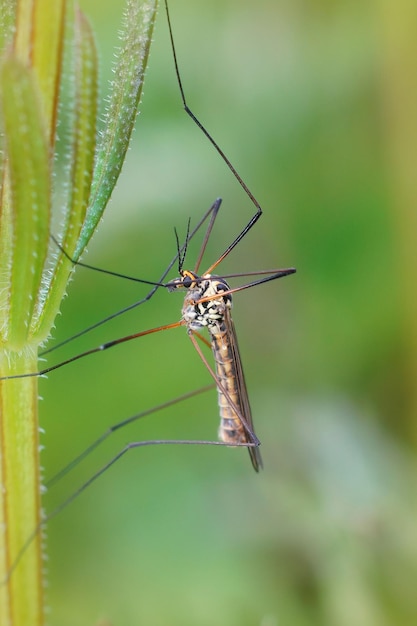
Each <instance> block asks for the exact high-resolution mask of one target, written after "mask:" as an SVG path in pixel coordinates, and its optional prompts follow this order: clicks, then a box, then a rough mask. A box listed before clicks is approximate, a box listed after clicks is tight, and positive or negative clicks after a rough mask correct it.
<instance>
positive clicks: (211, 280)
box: [0, 1, 295, 584]
mask: <svg viewBox="0 0 417 626" xmlns="http://www.w3.org/2000/svg"><path fill="white" fill-rule="evenodd" d="M165 9H166V14H167V20H168V29H169V36H170V40H171V47H172V52H173V59H174V68H175V74H176V78H177V82H178V85H179V90H180V95H181V101H182V105H183V108H184V110H185V111H186V113H187V115H188V116H189V117H190V118H191V119H192V120H193V122H194V123H195V124H196V125H197V126H198V128H199V129H200V130H201V131H202V132H203V134H204V135H205V136H206V137H207V139H208V140H209V142H210V143H211V144H212V146H213V147H214V149H215V150H216V151H217V152H218V154H219V155H220V156H221V158H222V159H223V161H224V162H225V164H226V165H227V167H228V168H229V170H230V171H231V172H232V174H233V176H234V177H235V178H236V180H237V181H238V183H239V185H240V186H241V187H242V189H243V191H244V193H245V194H246V195H247V196H248V198H249V199H250V201H251V202H252V204H253V206H254V207H255V213H254V215H253V216H252V217H251V218H250V220H249V221H248V223H247V224H246V226H245V227H244V228H243V229H242V230H241V232H240V233H239V234H238V236H237V237H236V238H235V239H234V240H233V241H232V243H231V244H230V245H229V246H228V247H227V248H226V250H225V251H224V252H223V254H221V255H220V257H219V258H218V259H217V260H216V261H215V262H214V263H213V264H212V265H211V266H210V267H209V268H208V269H207V270H206V271H205V272H204V273H202V274H201V275H200V274H199V269H200V265H201V262H202V259H203V255H204V252H205V250H206V246H207V243H208V241H209V238H210V235H211V233H212V230H213V226H214V223H215V220H216V217H217V215H218V212H219V209H220V205H221V199H217V200H216V201H215V202H214V203H213V205H212V206H211V207H210V209H209V210H208V211H207V212H206V213H205V214H204V215H203V217H202V219H201V220H200V221H199V222H198V223H197V225H196V226H195V228H194V229H193V230H192V231H191V232H189V231H190V228H189V227H188V230H187V235H186V238H185V243H184V244H183V245H182V246H180V243H179V238H178V235H177V234H176V239H177V254H176V255H175V256H174V258H173V259H172V260H171V262H170V263H169V265H168V267H167V268H166V270H165V271H164V273H163V274H162V276H161V277H160V279H159V280H158V281H150V280H143V279H138V278H136V277H131V276H126V275H124V274H119V273H117V272H113V271H108V270H104V269H102V268H98V267H95V266H92V265H89V264H88V263H84V262H83V261H78V260H77V261H74V260H73V259H71V257H70V256H68V254H67V253H66V251H65V249H63V248H62V247H61V245H60V243H59V240H58V239H57V238H55V237H54V236H52V235H51V238H52V240H53V241H54V242H55V245H56V246H57V247H58V248H59V249H60V251H61V254H62V255H64V256H66V257H67V258H68V259H69V260H70V261H71V262H72V263H73V265H74V266H80V267H84V268H87V269H90V270H93V271H97V272H102V273H105V274H109V275H113V276H119V277H122V278H125V279H129V280H132V281H134V282H137V283H142V284H147V285H150V286H151V289H150V291H149V293H148V294H147V295H146V296H145V297H144V298H142V299H141V300H139V301H138V302H136V303H134V304H133V305H130V306H129V307H126V308H125V309H122V310H120V311H117V312H116V313H114V314H112V315H110V316H108V317H106V318H105V319H103V320H101V321H99V322H96V323H95V324H93V325H91V326H89V327H88V328H85V329H83V330H82V331H80V332H78V333H77V334H76V335H73V336H72V337H70V338H68V339H66V340H64V341H62V342H61V343H59V344H57V345H55V346H53V347H52V348H48V349H46V350H44V352H43V353H41V354H40V356H43V355H46V354H48V353H50V352H53V351H54V350H56V349H58V348H60V347H61V346H63V345H64V344H66V343H68V342H69V341H72V340H73V339H76V338H78V337H80V336H82V335H85V334H86V333H88V332H90V331H91V330H93V329H95V328H97V327H99V326H101V325H102V324H104V323H106V322H108V321H109V320H111V319H114V318H115V317H118V316H119V315H121V314H123V313H125V312H126V311H127V310H131V309H133V308H135V307H137V306H139V305H141V304H144V303H145V302H147V301H149V300H150V299H151V298H152V296H153V295H154V293H155V292H156V290H157V289H158V288H161V287H163V288H165V289H167V290H168V291H172V292H174V291H181V290H185V291H186V294H185V298H184V303H183V307H182V315H181V319H180V320H179V321H177V322H174V323H171V324H167V325H164V326H159V327H156V328H151V329H147V330H145V331H140V332H137V333H134V334H131V335H127V336H124V337H121V338H118V339H115V340H113V341H108V342H106V343H103V344H101V345H99V346H96V347H94V348H92V349H89V350H86V351H84V352H82V353H80V354H77V355H75V356H73V357H71V358H68V359H66V360H64V361H61V362H60V363H58V364H55V365H51V366H48V367H45V368H43V369H41V370H40V371H38V372H31V373H25V374H20V375H13V376H8V377H3V378H1V380H7V379H15V378H26V377H32V376H43V375H45V374H47V373H49V372H52V371H54V370H56V369H59V368H61V367H63V366H66V365H68V364H70V363H73V362H75V361H77V360H79V359H82V358H85V357H87V356H89V355H92V354H94V353H96V352H103V351H105V350H108V349H110V348H112V347H115V346H116V345H119V344H122V343H125V342H128V341H131V340H133V339H137V338H140V337H144V336H146V335H150V334H153V333H157V332H160V331H165V330H169V329H173V328H177V327H181V326H185V328H186V330H187V333H188V336H189V338H190V340H191V342H192V344H193V346H194V348H195V349H196V351H197V353H198V354H199V356H200V358H201V360H202V362H203V363H204V365H205V367H206V368H207V370H208V372H209V374H210V376H211V377H212V378H213V380H214V383H215V386H216V387H217V394H218V404H219V412H220V428H219V441H212V440H187V439H174V440H169V439H162V440H161V439H158V440H156V439H155V440H148V441H138V442H131V443H129V444H127V445H126V446H125V447H124V448H123V449H122V450H121V451H120V452H119V453H118V454H117V455H115V456H114V457H113V458H112V459H111V460H110V461H109V462H108V463H107V464H106V465H105V466H103V467H102V468H101V469H99V470H98V471H97V472H96V473H95V474H93V475H92V476H91V477H90V479H89V480H87V481H86V482H85V483H83V484H82V485H81V487H79V488H78V489H77V490H76V491H75V492H74V493H73V494H72V495H71V496H70V497H69V498H68V499H67V500H65V501H64V502H63V503H62V504H61V505H60V506H58V507H57V508H56V509H55V510H53V511H52V512H51V513H49V514H48V515H46V516H45V517H44V518H43V520H42V521H41V522H40V525H39V527H38V528H36V529H34V532H33V534H32V535H31V536H30V537H29V538H28V541H27V542H26V543H25V545H24V546H22V549H21V550H20V552H19V554H18V556H17V559H16V560H15V562H14V563H13V564H12V565H11V568H10V573H9V577H8V578H10V575H11V574H12V572H13V571H14V569H15V568H16V566H17V564H18V562H19V561H20V559H21V558H22V556H23V554H24V553H25V551H26V549H27V548H28V546H29V545H30V543H31V541H32V540H33V538H34V537H35V536H36V534H37V533H38V532H39V531H40V529H41V528H42V527H43V526H44V525H45V524H46V523H47V522H48V521H49V520H51V519H52V518H53V517H55V516H56V515H57V514H58V513H59V512H60V511H62V510H63V508H65V507H66V506H67V505H68V504H69V503H70V502H72V501H73V500H74V499H75V498H76V497H77V496H78V495H80V494H81V493H82V492H83V491H84V490H85V489H86V488H87V487H89V486H90V485H91V484H92V482H94V481H95V480H96V479H97V478H98V477H99V476H101V475H102V474H103V473H104V472H105V471H106V470H107V469H109V467H111V466H112V465H114V464H115V462H116V461H118V460H119V459H120V458H121V457H122V456H123V455H124V454H125V453H126V452H127V451H129V450H131V449H133V448H138V447H143V446H148V445H160V444H193V445H195V444H196V445H201V444H206V445H220V446H231V447H246V448H247V449H248V451H249V455H250V459H251V462H252V465H253V467H254V469H255V471H257V472H258V471H259V469H261V468H262V458H261V455H260V451H259V445H260V441H259V439H258V438H257V436H256V434H255V431H254V426H253V419H252V413H251V408H250V403H249V398H248V392H247V387H246V382H245V377H244V373H243V367H242V362H241V358H240V352H239V347H238V342H237V336H236V331H235V327H234V323H233V319H232V313H231V310H232V297H233V294H234V293H237V292H239V291H242V290H245V289H248V288H252V287H255V286H257V285H261V284H263V283H267V282H270V281H273V280H276V279H278V278H282V277H284V276H287V275H290V274H293V273H294V272H295V269H294V268H287V269H273V270H262V271H258V272H257V271H252V272H247V273H239V274H222V275H215V274H213V273H212V272H213V271H214V270H215V269H216V268H217V267H218V266H219V265H220V263H221V262H222V261H223V260H224V259H225V258H226V257H227V256H228V255H229V254H230V253H231V252H232V250H234V249H235V248H236V246H237V245H238V244H239V243H240V241H241V240H242V239H243V238H244V237H245V236H246V234H247V233H248V232H249V231H250V230H251V229H252V228H253V226H254V225H255V224H256V223H257V221H258V219H259V218H260V216H261V215H262V209H261V206H260V204H259V202H258V201H257V200H256V198H255V196H254V195H253V194H252V192H251V191H250V189H249V188H248V186H247V185H246V183H245V182H244V181H243V179H242V178H241V176H240V175H239V173H238V172H237V171H236V169H235V167H234V166H233V164H232V163H231V162H230V160H229V159H228V157H227V156H226V155H225V153H224V152H223V151H222V149H221V148H220V146H219V145H218V144H217V143H216V141H215V140H214V139H213V137H212V136H211V135H210V133H209V132H208V131H207V130H206V128H205V127H204V126H203V125H202V124H201V122H200V121H199V120H198V118H197V117H196V116H195V115H194V113H193V112H192V111H191V109H190V108H189V106H188V103H187V101H186V97H185V94H184V90H183V86H182V81H181V77H180V73H179V69H178V63H177V54H176V49H175V44H174V39H173V34H172V28H171V20H170V16H169V11H168V5H167V3H166V1H165ZM206 220H209V224H208V226H207V229H206V233H205V235H204V238H203V243H202V246H201V250H200V252H199V255H198V258H197V262H196V264H195V266H194V269H193V270H187V269H184V263H185V256H186V252H187V247H188V244H189V242H190V241H191V239H192V238H193V237H194V236H195V234H196V233H197V232H198V231H199V229H200V228H201V226H202V225H203V224H204V223H205V222H206ZM177 260H178V273H179V276H178V278H175V279H173V280H171V281H168V282H166V277H167V276H168V273H169V272H170V270H171V269H172V267H173V266H174V264H175V262H176V261H177ZM244 276H254V277H257V278H255V279H254V280H253V281H252V282H249V283H247V284H244V285H240V286H238V287H233V288H232V287H230V285H229V282H228V281H229V279H230V278H236V277H244ZM204 328H206V329H207V331H208V334H209V340H207V339H206V338H205V337H204V336H203V335H202V334H201V331H203V330H204ZM201 344H203V345H205V346H207V347H209V348H211V351H212V354H213V358H214V367H212V366H211V365H210V363H209V361H208V359H207V358H206V356H205V354H204V353H203V350H202V347H201ZM213 386H214V385H212V386H211V387H210V388H212V387H213ZM207 389H208V388H207V387H206V388H204V389H201V390H198V391H196V392H189V393H188V394H184V395H183V396H179V397H178V398H176V399H174V400H171V401H169V402H166V403H164V404H163V405H159V406H158V407H155V408H154V409H151V410H149V411H144V412H143V413H140V414H137V415H135V416H133V417H131V418H128V419H125V420H123V421H121V422H119V423H117V424H115V425H114V426H112V427H110V428H109V429H108V430H107V431H106V432H105V433H104V435H102V436H101V437H99V438H98V439H97V440H96V441H95V442H94V443H93V444H91V445H90V446H89V447H88V448H86V450H84V452H82V453H81V454H80V455H79V456H78V457H77V458H76V459H75V460H74V461H72V462H71V463H69V464H68V465H67V466H66V467H64V468H63V469H62V470H61V471H60V472H59V473H58V474H57V475H56V476H55V477H54V478H52V479H51V480H50V481H49V486H52V484H56V483H57V482H58V480H59V479H60V478H61V477H62V476H64V475H65V474H67V473H68V472H69V471H70V470H71V469H72V468H73V467H74V466H75V465H76V464H78V463H79V462H80V461H81V460H83V459H84V458H85V457H86V456H87V455H88V454H89V453H90V452H91V451H92V450H93V449H94V448H96V447H97V446H98V445H99V444H100V443H101V442H102V441H104V439H105V438H107V437H108V436H109V435H110V434H111V433H113V432H114V431H115V430H118V429H120V428H122V427H124V426H125V425H127V424H129V423H131V422H133V421H136V420H138V419H140V418H142V417H144V416H145V415H148V414H150V413H154V412H155V411H157V410H161V409H163V408H165V407H167V406H171V405H173V404H175V403H177V402H182V401H184V400H186V399H187V398H188V397H191V396H193V395H195V394H196V393H200V392H202V391H206V390H207ZM47 484H48V483H47ZM4 582H7V581H3V584H4ZM0 584H2V583H1V582H0Z"/></svg>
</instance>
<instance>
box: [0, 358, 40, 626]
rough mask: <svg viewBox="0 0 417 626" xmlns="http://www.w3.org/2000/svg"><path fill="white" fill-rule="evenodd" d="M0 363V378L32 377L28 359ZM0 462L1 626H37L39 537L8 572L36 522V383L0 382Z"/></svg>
mask: <svg viewBox="0 0 417 626" xmlns="http://www.w3.org/2000/svg"><path fill="white" fill-rule="evenodd" d="M0 358H1V361H0V375H1V376H10V375H13V374H16V373H19V372H30V371H36V366H37V359H36V356H34V355H33V354H30V355H28V354H24V355H19V357H17V358H16V355H10V354H6V353H4V352H3V353H2V354H1V356H0ZM0 461H1V462H0V484H1V489H0V626H28V625H29V624H30V626H41V625H42V624H43V623H44V601H43V580H42V548H41V544H42V537H41V533H37V534H36V537H34V539H33V541H32V542H31V544H30V546H29V547H28V549H27V550H25V552H24V554H23V556H22V558H21V559H20V560H19V561H18V563H17V564H16V567H15V568H14V567H13V564H14V563H15V561H16V559H17V558H18V555H19V552H20V550H21V549H22V547H23V546H24V545H25V543H26V542H27V540H28V538H29V537H30V536H31V535H32V534H33V532H34V530H35V529H36V528H37V527H39V522H40V520H41V502H40V470H39V468H40V465H39V428H38V381H37V378H36V377H33V378H23V379H18V380H5V381H0ZM11 568H12V569H11Z"/></svg>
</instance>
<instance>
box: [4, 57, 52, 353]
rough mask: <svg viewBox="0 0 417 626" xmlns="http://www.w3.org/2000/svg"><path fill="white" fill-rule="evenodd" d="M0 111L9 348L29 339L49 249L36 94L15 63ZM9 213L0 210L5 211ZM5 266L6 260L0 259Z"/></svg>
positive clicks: (46, 170)
mask: <svg viewBox="0 0 417 626" xmlns="http://www.w3.org/2000/svg"><path fill="white" fill-rule="evenodd" d="M0 81H1V95H2V98H1V108H2V114H3V125H4V134H5V141H6V147H7V155H8V171H9V180H10V190H9V193H8V194H7V197H8V199H9V202H10V214H7V212H6V213H3V215H2V226H4V227H6V226H8V228H7V229H6V233H2V238H3V240H2V253H3V241H4V237H5V235H6V237H5V239H7V240H8V241H11V245H10V246H9V247H8V246H7V245H6V246H5V247H6V249H8V250H9V251H10V259H9V263H10V267H9V269H10V276H11V281H10V286H9V287H8V289H9V292H8V313H9V330H8V334H7V339H8V342H9V347H13V348H14V349H19V347H21V346H22V345H23V344H24V343H25V341H27V340H28V339H30V334H29V326H30V321H31V317H32V314H33V312H34V308H35V304H36V301H37V294H38V291H39V289H40V286H41V280H42V271H43V267H44V263H45V259H46V255H47V250H48V243H49V216H50V167H49V150H48V146H47V141H46V133H45V127H44V123H43V119H42V115H41V112H40V106H39V94H38V92H37V89H36V88H35V85H34V83H33V80H32V76H31V72H30V70H29V69H28V68H26V67H24V66H23V65H22V64H21V63H20V62H19V61H17V60H16V59H14V58H11V59H8V60H6V61H5V63H4V64H3V67H2V69H1V73H0ZM6 208H7V207H3V210H4V211H6ZM1 260H2V262H3V264H4V263H5V262H6V259H5V258H4V257H3V256H2V258H1Z"/></svg>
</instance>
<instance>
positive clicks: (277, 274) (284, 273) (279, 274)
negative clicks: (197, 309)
mask: <svg viewBox="0 0 417 626" xmlns="http://www.w3.org/2000/svg"><path fill="white" fill-rule="evenodd" d="M272 271H273V272H275V273H274V274H272V275H271V276H266V277H265V278H260V279H259V280H254V281H252V282H251V283H247V284H246V285H240V286H239V287H234V288H233V289H228V290H227V291H222V292H220V293H218V294H217V295H214V296H206V297H205V298H200V300H197V301H196V302H195V304H200V303H201V302H208V301H210V300H216V299H218V298H223V297H224V296H227V295H228V294H230V293H237V292H238V291H243V290H244V289H249V288H250V287H256V285H263V284H264V283H269V282H270V281H271V280H277V279H278V278H284V276H289V275H290V274H295V272H296V271H297V270H296V269H295V268H294V267H289V268H288V269H284V270H272ZM268 272H269V270H268ZM259 273H260V274H262V273H263V272H259ZM214 280H218V278H216V279H214Z"/></svg>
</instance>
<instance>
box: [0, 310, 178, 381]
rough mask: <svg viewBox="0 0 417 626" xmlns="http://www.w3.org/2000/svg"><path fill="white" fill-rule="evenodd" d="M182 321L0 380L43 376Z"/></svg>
mask: <svg viewBox="0 0 417 626" xmlns="http://www.w3.org/2000/svg"><path fill="white" fill-rule="evenodd" d="M183 325H184V321H183V320H181V321H179V322H174V323H173V324H166V325H165V326H158V327H157V328H150V329H148V330H143V331H142V332H140V333H133V335H126V336H125V337H119V339H113V341H107V342H106V343H102V344H101V345H99V346H96V347H95V348H91V350H86V351H85V352H81V353H80V354H76V355H75V356H73V357H71V358H69V359H66V360H65V361H61V363H57V364H56V365H51V366H49V367H45V368H44V369H42V370H39V372H29V373H28V374H13V376H3V377H1V378H0V380H13V379H14V378H33V377H34V376H44V375H45V374H49V372H53V371H54V370H57V369H59V368H60V367H64V365H68V364H69V363H74V361H78V360H79V359H83V358H84V357H86V356H89V355H90V354H95V353H96V352H104V350H108V349H109V348H113V347H114V346H118V345H119V344H121V343H125V342H126V341H131V340H132V339H138V338H139V337H145V336H146V335H151V334H152V333H158V332H159V331H161V330H169V329H170V328H178V326H183Z"/></svg>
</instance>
